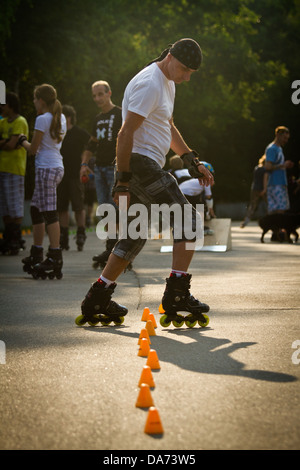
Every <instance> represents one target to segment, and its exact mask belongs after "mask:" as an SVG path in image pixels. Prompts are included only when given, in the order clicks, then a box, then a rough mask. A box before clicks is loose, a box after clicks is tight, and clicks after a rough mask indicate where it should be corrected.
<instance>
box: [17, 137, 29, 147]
mask: <svg viewBox="0 0 300 470" xmlns="http://www.w3.org/2000/svg"><path fill="white" fill-rule="evenodd" d="M25 140H27V137H26V135H24V134H21V135H20V137H19V138H18V142H17V145H16V147H19V146H20V145H22V143H23V142H24V141H25Z"/></svg>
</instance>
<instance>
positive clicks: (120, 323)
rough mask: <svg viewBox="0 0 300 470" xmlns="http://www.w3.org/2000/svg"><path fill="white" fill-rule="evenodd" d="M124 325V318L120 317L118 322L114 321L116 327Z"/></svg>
mask: <svg viewBox="0 0 300 470" xmlns="http://www.w3.org/2000/svg"><path fill="white" fill-rule="evenodd" d="M122 323H124V317H120V318H119V320H114V324H115V325H116V326H119V325H122Z"/></svg>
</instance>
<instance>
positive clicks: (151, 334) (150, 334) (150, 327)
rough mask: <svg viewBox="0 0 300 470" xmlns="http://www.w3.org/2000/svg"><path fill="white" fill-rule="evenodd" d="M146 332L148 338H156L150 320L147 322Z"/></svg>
mask: <svg viewBox="0 0 300 470" xmlns="http://www.w3.org/2000/svg"><path fill="white" fill-rule="evenodd" d="M146 330H147V331H148V334H149V336H156V333H155V329H154V326H153V323H152V321H151V320H147V323H146Z"/></svg>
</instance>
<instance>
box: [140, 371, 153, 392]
mask: <svg viewBox="0 0 300 470" xmlns="http://www.w3.org/2000/svg"><path fill="white" fill-rule="evenodd" d="M142 384H148V385H149V387H150V388H151V387H152V388H154V387H155V382H154V379H153V375H152V372H151V367H150V366H144V367H143V370H142V373H141V377H140V381H139V387H140V386H141V385H142Z"/></svg>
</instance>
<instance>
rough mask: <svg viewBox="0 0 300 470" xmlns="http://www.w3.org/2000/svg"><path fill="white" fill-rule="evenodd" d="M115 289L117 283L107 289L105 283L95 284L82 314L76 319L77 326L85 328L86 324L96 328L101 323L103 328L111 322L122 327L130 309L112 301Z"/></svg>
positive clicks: (85, 300) (85, 299) (87, 297)
mask: <svg viewBox="0 0 300 470" xmlns="http://www.w3.org/2000/svg"><path fill="white" fill-rule="evenodd" d="M115 288H116V284H115V283H113V284H111V285H110V286H108V287H106V284H105V282H104V281H101V280H98V281H96V282H94V283H93V284H92V286H91V288H90V289H89V291H88V293H87V294H86V296H85V298H84V299H83V301H82V303H81V313H82V314H81V315H79V316H78V317H77V318H76V319H75V323H76V325H78V326H83V325H84V324H85V323H86V322H88V323H89V325H90V326H96V325H97V324H98V323H99V322H100V323H101V324H102V325H103V326H108V325H109V324H110V323H111V322H114V324H115V325H122V323H123V322H124V316H125V315H126V314H127V313H128V309H127V308H126V307H124V306H123V305H119V304H117V302H114V301H113V300H111V297H112V294H113V292H114V290H115Z"/></svg>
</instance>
